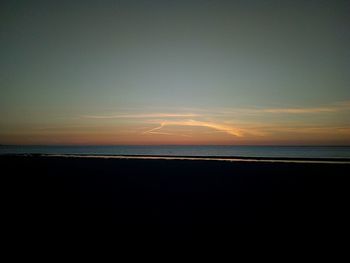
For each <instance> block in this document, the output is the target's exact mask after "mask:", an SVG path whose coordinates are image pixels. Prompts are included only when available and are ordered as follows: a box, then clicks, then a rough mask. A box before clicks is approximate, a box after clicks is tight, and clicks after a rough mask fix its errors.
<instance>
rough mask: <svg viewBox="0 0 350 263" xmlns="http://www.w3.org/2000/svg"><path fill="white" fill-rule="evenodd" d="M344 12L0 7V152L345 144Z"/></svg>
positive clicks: (179, 4) (341, 4)
mask: <svg viewBox="0 0 350 263" xmlns="http://www.w3.org/2000/svg"><path fill="white" fill-rule="evenodd" d="M349 14H350V2H349V1H336V0H333V1H321V0H318V1H312V0H310V1H307V0H303V1H298V0H294V1H281V0H280V1H263V0H259V1H253V0H245V1H219V0H215V1H206V0H202V1H199V0H198V1H194V0H186V1H181V0H179V1H174V0H173V1H168V0H162V1H160V0H159V1H151V0H149V1H141V0H140V1H136V0H125V1H102V0H100V1H88V0H86V1H73V0H71V1H65V0H61V1H49V0H47V1H35V0H33V1H15V0H11V1H1V3H0V69H1V70H0V144H26V145H45V144H62V145H70V144H73V145H162V144H167V145H169V144H186V145H187V144H189V145H215V144H217V145H350V85H349V84H350V72H349V70H350V51H349V47H350V31H349V28H350V16H349Z"/></svg>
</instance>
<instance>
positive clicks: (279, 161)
mask: <svg viewBox="0 0 350 263" xmlns="http://www.w3.org/2000/svg"><path fill="white" fill-rule="evenodd" d="M43 156H47V157H70V158H72V157H73V158H99V159H131V160H135V159H141V160H190V161H225V162H269V163H330V164H350V159H349V161H331V160H326V161H323V160H293V159H291V160H281V159H240V158H220V157H218V158H209V157H180V156H125V155H78V154H47V155H43Z"/></svg>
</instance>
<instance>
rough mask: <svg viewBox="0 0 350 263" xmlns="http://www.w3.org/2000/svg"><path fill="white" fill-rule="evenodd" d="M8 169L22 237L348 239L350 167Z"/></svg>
mask: <svg viewBox="0 0 350 263" xmlns="http://www.w3.org/2000/svg"><path fill="white" fill-rule="evenodd" d="M0 164H1V167H2V169H3V170H4V171H5V173H3V175H2V180H3V187H4V188H5V191H6V190H9V193H8V194H7V197H6V203H7V204H8V206H9V209H10V215H11V221H12V222H11V224H13V225H14V226H15V227H14V229H21V231H27V230H30V231H34V232H37V233H38V232H41V231H42V232H49V233H50V231H56V232H60V231H76V230H83V231H86V232H91V231H99V230H101V231H103V230H108V231H115V232H118V233H119V234H125V235H128V236H133V237H135V236H137V235H142V234H146V235H152V236H154V235H161V236H162V237H170V238H171V237H190V236H191V235H194V236H197V237H198V236H201V235H219V236H220V235H225V234H227V233H230V234H232V233H234V232H237V231H240V230H242V229H248V228H249V229H252V228H255V229H265V230H267V231H273V230H274V231H282V232H283V231H285V230H288V231H290V230H292V231H293V230H296V231H300V230H303V231H305V230H309V229H314V230H317V231H318V230H319V231H322V232H324V231H333V230H334V231H338V230H339V229H340V230H341V231H344V230H345V228H347V225H348V222H349V216H348V215H347V213H348V207H349V204H348V200H349V182H350V180H349V178H350V177H349V175H350V165H349V164H301V163H268V162H233V163H230V162H222V161H189V160H186V161H184V160H119V159H97V158H65V157H40V156H27V157H26V156H2V157H0ZM7 179H9V180H10V183H7V182H6V180H7ZM337 229H338V230H337Z"/></svg>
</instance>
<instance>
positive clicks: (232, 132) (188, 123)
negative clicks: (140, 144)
mask: <svg viewBox="0 0 350 263" xmlns="http://www.w3.org/2000/svg"><path fill="white" fill-rule="evenodd" d="M165 126H192V127H207V128H211V129H214V130H217V131H221V132H225V133H227V134H230V135H233V136H236V137H241V136H243V131H241V130H240V129H237V128H234V127H231V126H227V125H223V124H219V123H214V122H204V121H196V120H181V121H165V122H162V123H161V124H160V125H159V126H158V127H155V128H153V129H151V130H147V131H145V132H144V134H147V133H149V134H152V133H154V132H155V131H158V130H160V129H162V128H164V127H165Z"/></svg>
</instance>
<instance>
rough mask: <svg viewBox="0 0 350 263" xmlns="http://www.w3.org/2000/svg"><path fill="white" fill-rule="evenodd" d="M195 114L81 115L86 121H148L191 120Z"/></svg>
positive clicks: (196, 115)
mask: <svg viewBox="0 0 350 263" xmlns="http://www.w3.org/2000/svg"><path fill="white" fill-rule="evenodd" d="M198 116H200V115H199V114H195V113H145V114H143V113H141V114H116V115H83V116H82V117H83V118H87V119H148V118H193V117H198Z"/></svg>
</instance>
